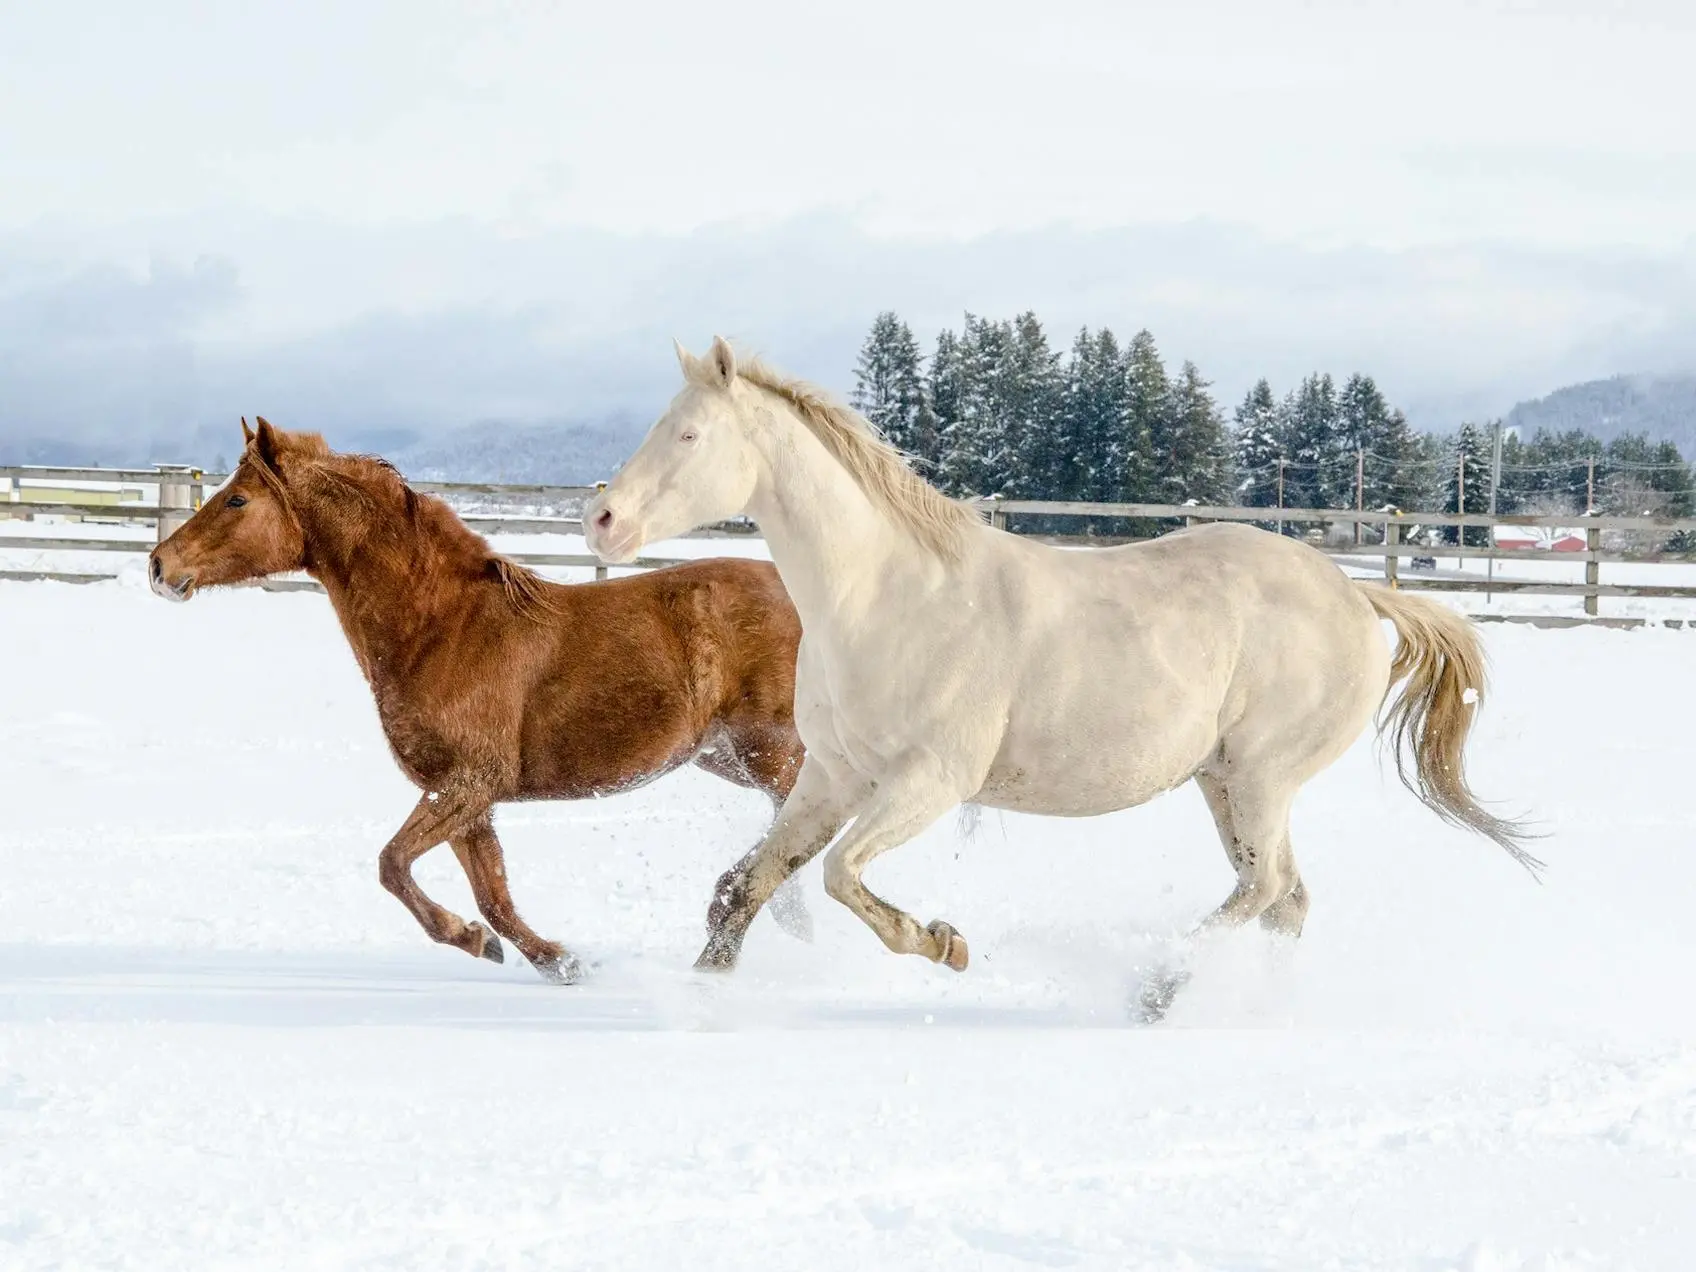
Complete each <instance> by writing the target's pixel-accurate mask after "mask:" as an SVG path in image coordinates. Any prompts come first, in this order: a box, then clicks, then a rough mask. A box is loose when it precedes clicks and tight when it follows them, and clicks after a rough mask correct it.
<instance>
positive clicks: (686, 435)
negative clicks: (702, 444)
mask: <svg viewBox="0 0 1696 1272" xmlns="http://www.w3.org/2000/svg"><path fill="white" fill-rule="evenodd" d="M699 436H700V434H698V433H697V432H695V430H694V429H692V428H691V429H685V430H684V431H683V432H682V433H681V434H680V435H679V436H678V438H677V440H678V441H680V442H692V441H694V440H695V439H696V438H697V437H699Z"/></svg>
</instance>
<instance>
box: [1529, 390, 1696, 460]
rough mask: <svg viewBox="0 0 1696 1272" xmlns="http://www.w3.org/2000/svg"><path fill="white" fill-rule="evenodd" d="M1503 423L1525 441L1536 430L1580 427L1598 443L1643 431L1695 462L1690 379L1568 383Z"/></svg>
mask: <svg viewBox="0 0 1696 1272" xmlns="http://www.w3.org/2000/svg"><path fill="white" fill-rule="evenodd" d="M1503 423H1504V424H1505V425H1507V426H1508V427H1509V428H1516V429H1518V430H1519V433H1520V436H1521V437H1527V438H1528V437H1530V436H1531V435H1532V434H1533V433H1535V432H1536V431H1537V430H1538V429H1540V428H1546V429H1549V430H1550V431H1552V432H1565V431H1566V430H1568V429H1574V428H1581V429H1584V430H1585V431H1586V432H1589V433H1593V434H1595V435H1596V436H1597V437H1599V438H1601V439H1602V440H1603V441H1608V440H1610V439H1612V438H1615V437H1618V436H1619V435H1620V434H1622V433H1647V434H1648V435H1649V439H1650V440H1651V441H1670V442H1674V443H1676V444H1677V446H1678V449H1679V453H1680V454H1682V455H1683V456H1684V457H1685V458H1686V459H1690V458H1696V375H1683V376H1648V375H1616V376H1614V377H1613V378H1612V379H1609V380H1590V381H1588V382H1586V383H1584V384H1573V385H1569V386H1567V387H1566V388H1564V389H1556V390H1555V391H1554V392H1553V393H1551V394H1549V395H1548V396H1547V397H1542V398H1538V399H1536V400H1535V401H1532V402H1521V403H1520V404H1519V405H1518V406H1516V407H1514V408H1513V410H1511V411H1509V412H1508V414H1507V416H1506V418H1505V419H1504V420H1503Z"/></svg>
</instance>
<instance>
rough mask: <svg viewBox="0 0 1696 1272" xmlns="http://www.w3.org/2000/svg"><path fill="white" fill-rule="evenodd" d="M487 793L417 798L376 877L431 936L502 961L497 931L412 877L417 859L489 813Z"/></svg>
mask: <svg viewBox="0 0 1696 1272" xmlns="http://www.w3.org/2000/svg"><path fill="white" fill-rule="evenodd" d="M489 807H490V803H489V801H488V800H487V799H483V798H481V797H479V796H472V795H468V794H463V793H453V792H449V791H432V792H430V793H429V794H427V795H425V796H424V797H423V798H422V799H420V800H419V801H418V804H417V806H416V807H415V808H413V810H412V815H411V816H409V817H408V818H407V819H406V821H405V823H404V824H403V825H402V826H401V828H400V829H399V830H397V831H396V832H395V834H394V838H392V839H390V840H389V842H388V843H387V844H385V845H384V846H383V851H382V852H381V853H380V854H379V855H378V857H377V877H378V878H379V879H381V880H382V883H383V887H385V888H387V889H388V890H389V891H390V892H391V893H393V894H394V895H395V896H396V897H398V898H399V899H400V902H401V904H402V905H404V906H405V907H406V908H407V909H408V910H411V911H412V917H413V918H415V919H417V920H418V926H420V927H421V928H423V929H424V932H425V934H426V935H428V936H429V938H430V939H431V940H432V941H435V942H437V943H438V944H441V945H452V946H456V947H457V948H459V949H462V950H464V951H465V952H466V953H467V954H470V955H471V956H472V957H474V958H486V959H488V960H489V961H490V962H491V963H499V962H503V961H504V959H505V955H504V954H503V953H502V951H501V943H500V940H499V938H498V937H496V936H495V934H494V933H493V932H491V931H489V929H488V928H486V927H484V926H483V925H482V924H481V923H467V922H466V921H465V920H464V919H462V918H460V917H459V915H457V914H455V913H454V912H453V911H452V910H448V909H445V908H444V907H442V906H439V905H437V904H436V903H435V902H434V901H432V900H431V899H430V898H429V897H428V896H426V895H425V893H424V889H422V888H420V887H419V886H418V881H417V880H416V879H414V878H413V877H412V863H413V862H415V861H417V860H418V858H420V857H422V856H423V855H424V854H425V853H427V852H429V851H430V849H432V848H434V847H435V846H436V845H437V844H439V843H441V842H442V841H443V840H446V839H451V838H452V837H454V836H456V835H458V834H460V833H461V832H463V831H464V830H465V829H466V828H467V827H469V826H471V825H472V824H474V823H475V822H477V821H478V820H479V819H481V818H484V817H487V816H488V813H489Z"/></svg>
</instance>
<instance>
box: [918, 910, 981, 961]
mask: <svg viewBox="0 0 1696 1272" xmlns="http://www.w3.org/2000/svg"><path fill="white" fill-rule="evenodd" d="M925 931H927V932H929V933H930V934H931V936H932V937H933V938H934V939H935V941H936V945H937V954H936V961H937V962H939V963H946V964H947V965H948V966H949V967H952V968H953V969H954V970H955V971H957V972H963V971H965V970H966V960H967V958H968V957H970V955H969V952H968V951H967V949H966V938H965V937H963V936H961V935H960V934H959V933H958V932H956V931H955V930H954V927H953V925H952V924H950V923H944V922H943V921H942V920H941V919H936V920H934V921H933V922H932V923H931V924H930V925H929V926H928V927H926V928H925Z"/></svg>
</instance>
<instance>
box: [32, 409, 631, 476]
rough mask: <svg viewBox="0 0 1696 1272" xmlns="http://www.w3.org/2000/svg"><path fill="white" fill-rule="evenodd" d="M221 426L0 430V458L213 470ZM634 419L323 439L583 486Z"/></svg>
mask: <svg viewBox="0 0 1696 1272" xmlns="http://www.w3.org/2000/svg"><path fill="white" fill-rule="evenodd" d="M232 431H233V430H231V429H228V428H225V429H222V430H219V431H218V432H216V433H212V432H207V431H204V430H203V431H202V432H199V433H196V434H191V435H185V436H183V437H180V438H165V439H158V438H155V439H152V440H147V439H142V438H135V437H106V438H100V437H90V438H78V439H65V440H60V439H55V438H45V437H30V436H8V435H7V434H6V433H5V431H4V430H3V429H0V463H8V464H55V465H72V466H81V465H96V466H100V467H107V468H125V467H141V468H145V467H149V466H150V465H152V464H153V463H155V462H160V461H169V462H174V463H188V464H199V465H200V466H202V467H203V468H205V469H206V470H207V471H208V472H220V471H224V470H226V469H227V467H228V466H229V464H230V463H231V462H232V461H233V460H234V459H235V458H236V457H237V456H238V454H239V447H240V445H241V438H240V436H239V435H237V436H234V437H232V436H231V435H230V434H231V433H232ZM642 431H643V430H642V427H641V426H640V425H638V424H636V423H634V422H627V421H624V420H614V421H609V422H602V423H595V424H584V423H570V424H568V423H559V424H525V425H519V424H501V423H497V422H493V421H488V422H484V423H480V424H472V425H468V426H466V427H464V428H459V429H453V430H450V431H448V432H443V433H437V434H434V435H432V436H428V437H420V436H418V435H417V434H416V433H412V432H407V431H402V430H398V429H371V430H367V431H358V430H344V431H341V432H339V433H337V434H336V435H333V436H331V437H330V438H329V442H330V444H331V445H332V446H334V447H335V448H336V449H338V450H345V451H364V452H368V453H372V454H378V455H381V456H383V457H384V458H385V459H387V460H389V461H390V462H391V463H392V464H394V465H395V467H396V468H398V469H400V470H401V472H403V473H405V474H406V475H407V476H408V477H412V478H415V479H417V480H419V481H486V482H512V483H515V484H526V485H559V486H587V485H590V484H592V483H594V482H596V481H604V480H606V479H607V478H608V477H611V476H612V474H613V472H614V471H615V470H616V469H617V467H618V466H619V465H620V464H621V463H623V462H624V460H625V459H626V458H628V457H629V455H630V452H631V451H633V450H635V449H636V446H637V444H638V443H639V442H640V441H641V440H642Z"/></svg>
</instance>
